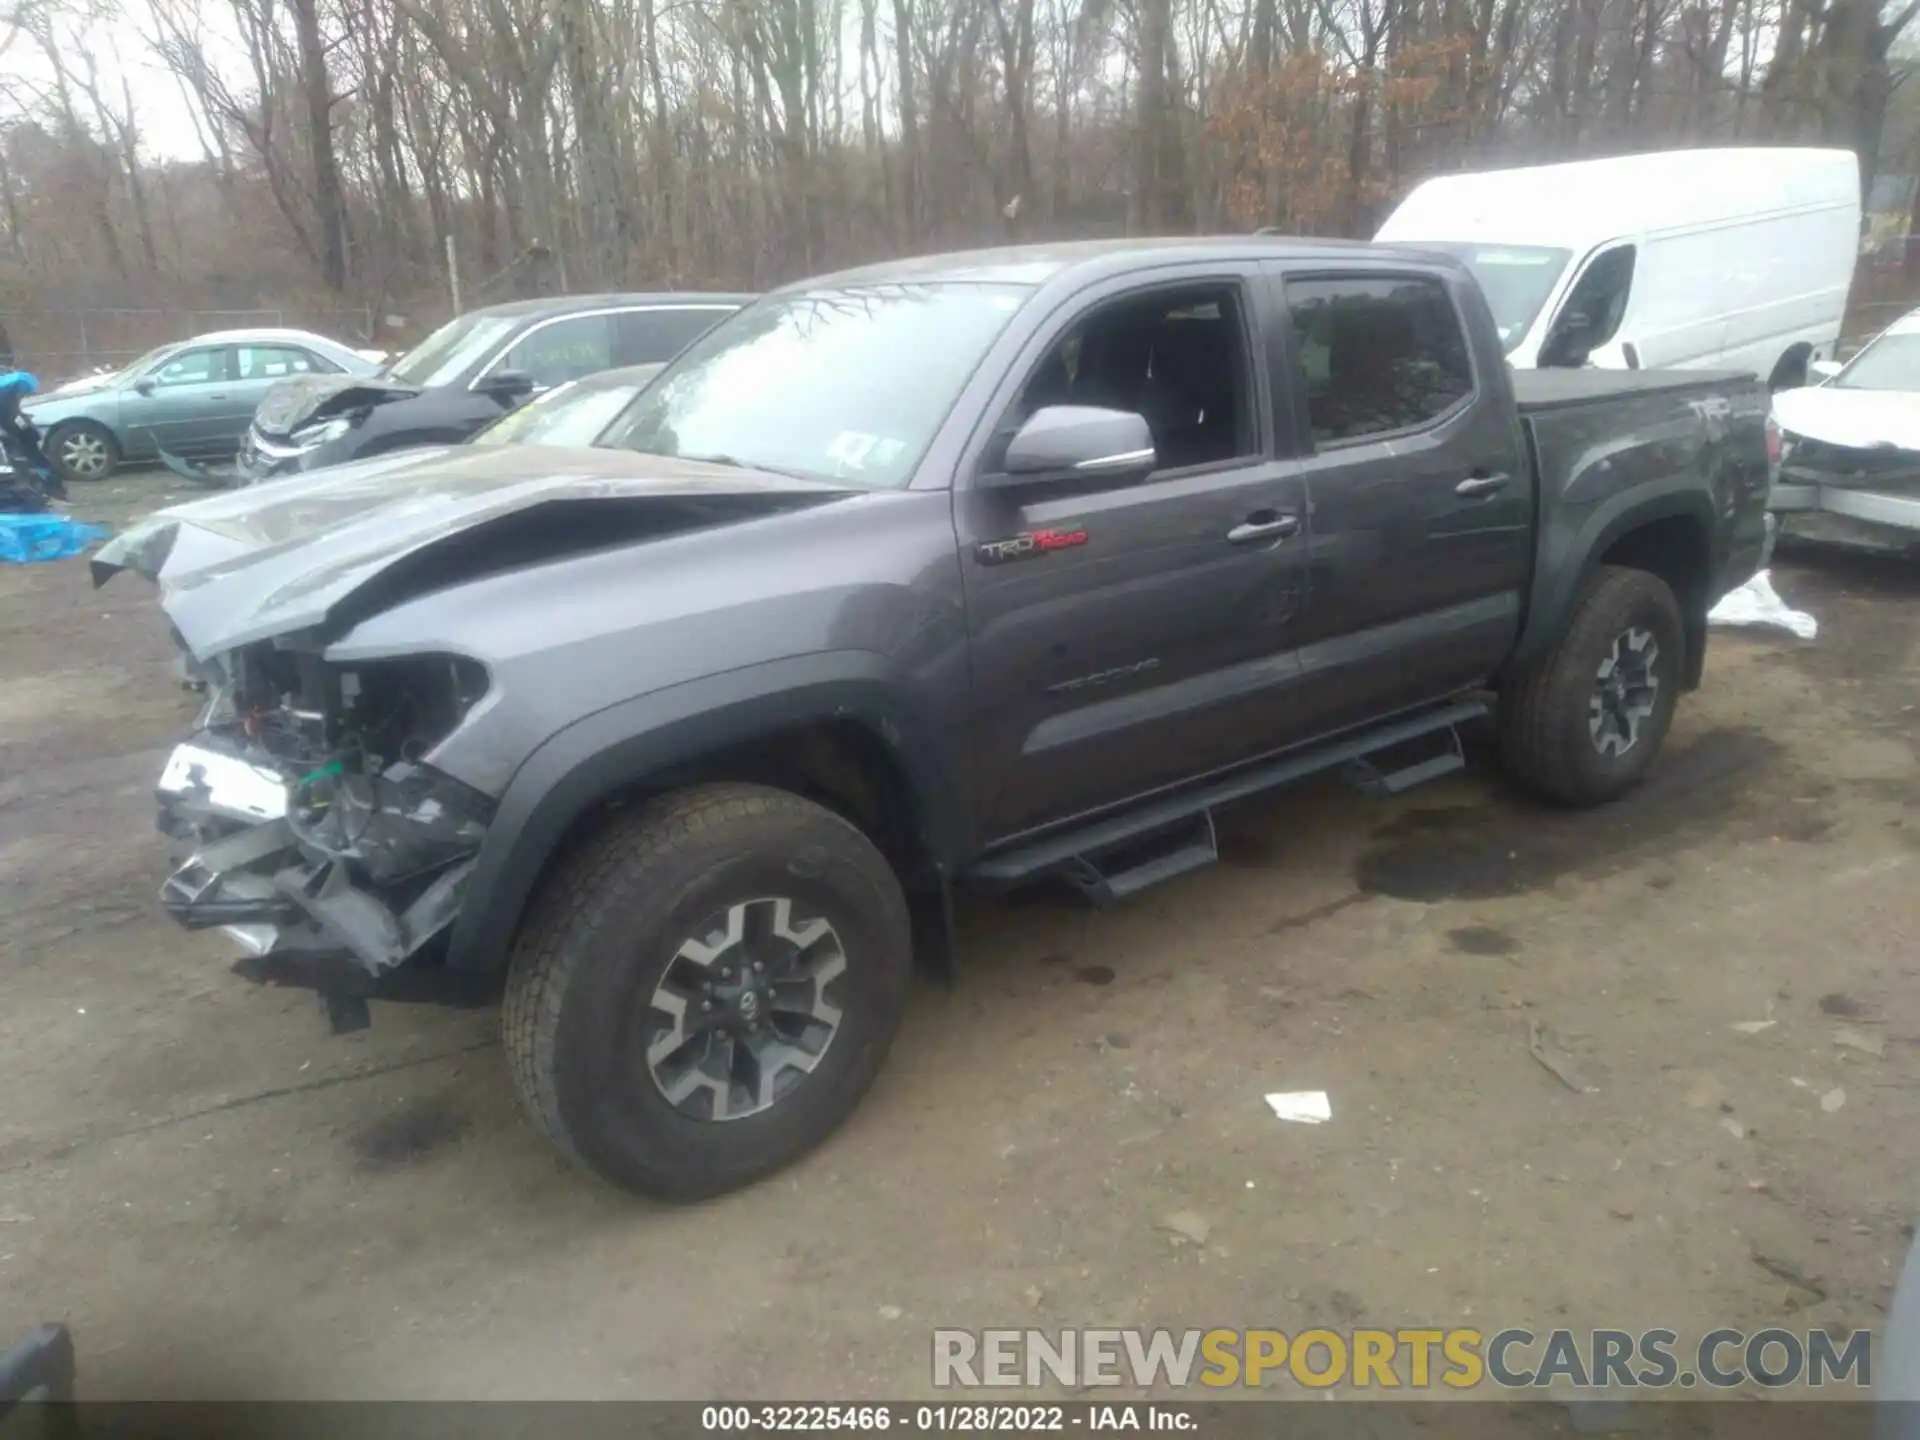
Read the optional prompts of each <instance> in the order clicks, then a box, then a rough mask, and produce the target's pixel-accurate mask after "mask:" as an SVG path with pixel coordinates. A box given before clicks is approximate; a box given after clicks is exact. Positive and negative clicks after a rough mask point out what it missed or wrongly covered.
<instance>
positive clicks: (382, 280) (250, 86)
mask: <svg viewBox="0 0 1920 1440" xmlns="http://www.w3.org/2000/svg"><path fill="white" fill-rule="evenodd" d="M89 5H95V6H97V8H95V9H89V8H88V7H89ZM1916 12H1920V0H1896V3H1895V4H1893V5H1888V6H1882V5H1881V4H1880V3H1879V0H545V3H542V0H151V4H150V6H141V7H136V8H133V9H122V8H120V7H118V6H116V5H114V4H113V0H0V313H6V312H9V311H11V312H13V313H15V314H18V313H20V312H22V311H26V310H31V309H32V308H34V307H36V306H37V307H43V308H44V307H56V306H80V305H91V306H103V307H104V306H115V305H119V306H138V305H154V304H165V305H172V306H182V307H185V306H203V307H215V306H227V307H240V306H254V305H263V304H264V305H275V306H280V305H286V304H289V303H292V304H293V306H294V308H295V309H297V308H298V307H299V306H300V305H303V304H304V305H307V306H310V307H314V308H318V307H324V306H334V307H337V310H338V311H339V312H348V311H350V310H351V311H361V312H362V313H368V314H371V315H372V316H375V317H377V316H379V315H381V314H383V313H389V312H395V311H398V312H402V313H408V314H410V315H418V316H421V317H426V318H431V317H434V316H437V315H439V314H444V313H445V310H446V308H447V306H448V303H449V302H448V299H447V295H448V272H447V241H448V239H449V237H451V239H452V242H453V247H454V250H455V252H456V254H457V256H458V264H459V267H460V270H461V271H462V273H463V278H464V280H465V293H466V298H467V302H468V303H469V304H472V303H477V302H479V301H483V300H491V299H498V298H504V297H506V296H510V295H514V294H523V293H532V292H538V291H542V290H548V289H554V288H558V287H565V288H569V289H574V290H583V289H589V288H598V287H607V288H612V287H623V286H631V287H639V286H716V285H725V286H729V287H733V286H743V287H759V286H764V285H767V284H771V283H774V282H777V281H780V280H784V279H788V278H792V277H794V276H797V275H802V274H805V273H807V272H809V271H814V270H819V269H822V268H825V267H829V266H836V265H841V264H845V263H851V262H856V261H859V260H863V259H867V258H871V257H876V256H881V255H886V254H891V253H898V252H902V251H912V250H925V249H930V248H945V247H954V246H965V245H974V244H982V243H992V242H995V241H999V240H1004V239H1009V238H1017V239H1032V238H1043V237H1052V236H1064V235H1101V234H1117V233H1125V232H1129V231H1131V232H1136V233H1139V232H1176V231H1183V230H1189V229H1195V228H1199V229H1219V228H1252V227H1255V226H1259V225H1276V226H1280V227H1284V228H1286V229H1289V230H1293V231H1298V232H1303V233H1316V234H1343V233H1345V234H1353V233H1363V232H1365V231H1367V230H1368V228H1369V226H1370V224H1371V223H1372V222H1373V221H1374V220H1375V219H1377V218H1378V215H1379V213H1380V211H1381V207H1382V206H1383V204H1385V203H1387V202H1388V201H1390V200H1391V199H1392V198H1393V197H1395V196H1396V195H1397V194H1399V193H1401V192H1403V191H1404V190H1405V189H1406V187H1407V186H1409V185H1410V184H1411V183H1413V182H1414V181H1415V180H1417V179H1418V178H1420V177H1421V176H1423V175H1426V174H1430V173H1432V172H1434V171H1436V170H1443V169H1449V168H1457V167H1460V166H1464V165H1475V164H1484V163H1488V162H1499V161H1524V160H1539V159H1549V158H1565V157H1572V156H1578V155H1588V154H1601V153H1607V152H1611V151H1620V150H1626V149H1635V148H1647V147H1653V146H1660V145H1671V144H1678V143H1688V142H1722V143H1724V142H1734V141H1740V142H1764V141H1822V142H1829V143H1837V144H1844V145H1847V146H1851V147H1853V148H1855V149H1856V150H1857V151H1858V152H1859V153H1860V155H1861V157H1862V162H1863V171H1864V172H1865V173H1866V174H1867V175H1868V176H1869V177H1871V176H1872V175H1873V174H1874V173H1875V172H1876V171H1886V172H1888V173H1894V172H1899V173H1910V172H1911V170H1912V168H1913V167H1912V165H1911V164H1910V158H1909V156H1908V154H1907V151H1908V150H1909V149H1910V148H1912V144H1913V141H1912V136H1911V134H1910V132H1911V130H1912V129H1913V126H1912V125H1911V124H1909V123H1907V122H1905V121H1903V119H1902V116H1903V115H1904V114H1905V112H1906V110H1907V108H1908V104H1909V102H1908V99H1907V94H1906V89H1905V87H1904V84H1903V82H1904V79H1905V74H1904V72H1905V65H1904V62H1903V61H1902V60H1901V58H1900V48H1899V42H1900V37H1901V35H1902V32H1903V31H1905V30H1906V29H1907V27H1908V25H1909V23H1910V22H1911V21H1912V20H1913V19H1914V17H1915V15H1916ZM1916 33H1917V34H1920V31H1916ZM155 61H158V62H159V63H161V64H163V65H164V67H165V69H166V71H167V72H170V74H171V77H172V79H173V81H174V83H175V84H176V85H177V86H178V89H179V92H180V94H181V95H182V96H183V97H184V98H185V99H186V100H187V101H188V102H190V105H191V109H192V112H193V115H194V117H195V127H194V128H195V132H196V134H197V137H198V142H199V147H200V150H201V157H200V158H198V159H196V160H192V161H183V160H179V159H168V160H166V161H165V162H164V163H163V162H162V161H161V159H160V158H158V156H157V155H156V152H155V150H154V147H153V143H152V137H151V136H150V135H149V134H148V133H147V131H146V129H145V128H144V127H145V119H144V117H143V114H142V110H141V107H140V106H139V105H138V104H137V103H136V97H135V95H134V93H133V90H132V89H131V87H129V86H127V85H126V84H125V83H123V81H122V80H121V79H120V78H119V77H120V76H121V75H122V74H123V73H124V72H125V70H126V69H127V68H128V67H129V66H131V65H134V64H136V63H152V62H155ZM336 328H338V327H336Z"/></svg>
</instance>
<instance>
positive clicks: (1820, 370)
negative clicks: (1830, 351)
mask: <svg viewBox="0 0 1920 1440" xmlns="http://www.w3.org/2000/svg"><path fill="white" fill-rule="evenodd" d="M1846 368H1847V367H1846V366H1844V365H1842V364H1841V363H1840V362H1839V361H1838V360H1809V361H1808V362H1807V383H1808V384H1810V385H1821V384H1825V383H1826V382H1827V381H1829V380H1831V379H1833V378H1834V376H1836V375H1838V374H1839V373H1840V372H1841V371H1842V370H1844V369H1846Z"/></svg>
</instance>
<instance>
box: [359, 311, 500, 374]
mask: <svg viewBox="0 0 1920 1440" xmlns="http://www.w3.org/2000/svg"><path fill="white" fill-rule="evenodd" d="M514 323H515V322H514V321H512V320H511V319H509V318H507V317H506V316H504V315H462V316H460V317H459V318H457V319H454V320H449V321H448V322H447V323H446V324H444V325H442V326H441V327H440V328H439V329H438V330H436V331H434V332H433V334H431V335H429V336H428V337H427V338H426V339H424V340H422V341H421V342H420V343H419V344H418V345H416V346H414V347H413V349H411V350H409V351H408V352H407V353H406V354H404V355H402V356H401V357H400V358H399V359H398V360H396V361H394V362H393V364H392V365H390V366H388V367H387V378H388V379H389V380H398V381H400V383H401V384H403V385H418V386H419V387H420V388H421V389H423V390H425V389H428V388H430V387H431V386H434V385H446V384H449V383H451V382H452V381H454V380H456V379H458V378H459V375H460V372H461V371H463V370H465V369H466V368H467V367H468V366H469V365H472V364H473V363H474V362H475V361H477V360H479V359H480V358H481V357H482V356H485V355H488V354H491V353H492V351H493V348H494V347H495V346H496V345H498V344H499V343H500V342H501V341H502V340H505V339H506V338H507V335H508V334H509V333H510V332H511V331H512V329H513V327H514Z"/></svg>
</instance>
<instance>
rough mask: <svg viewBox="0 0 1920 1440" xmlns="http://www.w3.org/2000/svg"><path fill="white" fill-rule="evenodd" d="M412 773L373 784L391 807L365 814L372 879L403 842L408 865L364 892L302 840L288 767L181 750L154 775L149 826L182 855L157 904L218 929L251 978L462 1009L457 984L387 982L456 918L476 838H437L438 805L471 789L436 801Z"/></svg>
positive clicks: (360, 876) (457, 801) (356, 863)
mask: <svg viewBox="0 0 1920 1440" xmlns="http://www.w3.org/2000/svg"><path fill="white" fill-rule="evenodd" d="M421 774H422V772H419V771H418V770H413V771H411V772H410V781H409V783H408V784H407V785H406V786H404V787H395V788H393V789H391V790H389V791H388V792H387V793H389V794H391V795H394V796H396V797H403V801H404V806H405V808H403V809H385V808H381V809H377V810H375V811H374V812H372V814H371V816H370V817H369V819H370V820H371V821H377V822H378V823H379V827H380V828H379V836H380V841H381V849H380V851H379V853H378V854H377V855H376V856H375V857H374V859H375V862H376V864H377V865H379V866H380V867H383V869H384V871H385V873H387V874H392V873H393V871H394V867H395V865H396V863H398V864H399V865H400V867H401V868H402V869H404V864H405V861H406V859H407V857H408V854H409V847H410V846H412V848H413V849H414V850H415V851H417V853H418V856H419V858H420V860H421V864H420V866H419V868H418V869H416V870H414V871H413V872H412V873H409V874H405V875H404V876H403V877H402V878H401V879H400V880H399V881H398V882H397V883H394V884H389V885H384V886H376V885H375V884H374V883H373V882H372V881H371V880H369V879H367V878H366V875H367V871H366V867H365V866H364V865H363V864H362V863H361V861H360V860H359V859H358V858H357V857H356V858H349V857H347V856H345V855H342V854H338V853H327V852H325V851H324V850H322V849H319V848H316V846H315V845H314V844H313V843H311V837H310V835H309V836H303V835H302V833H301V832H300V830H299V829H298V827H297V825H296V823H295V815H294V814H293V813H292V812H293V807H292V805H291V803H290V797H291V796H292V794H293V791H294V786H295V781H294V779H293V777H292V776H291V775H289V774H288V773H286V772H285V771H283V770H281V769H280V768H278V767H277V766H275V765H270V764H267V763H263V762H261V761H259V760H256V759H250V758H245V757H242V756H236V755H234V754H231V753H229V752H226V751H223V750H221V749H219V748H216V747H215V746H213V745H211V744H206V743H201V742H199V741H195V742H190V743H188V744H184V745H181V746H179V747H177V748H176V749H175V750H174V752H173V754H172V756H171V757H170V758H169V759H168V762H167V765H166V767H165V769H164V770H163V771H162V772H161V777H160V783H159V787H158V791H157V799H158V801H159V805H160V828H161V829H162V830H163V831H165V832H166V833H167V834H169V835H171V836H173V837H174V838H175V839H176V841H178V842H180V843H181V845H182V846H183V848H186V849H188V851H189V853H188V854H187V855H186V856H185V858H184V860H183V861H182V863H181V864H180V865H179V866H178V868H177V869H175V871H174V872H173V874H172V875H170V876H168V878H167V880H166V882H165V883H164V884H163V885H162V886H161V890H160V899H161V904H162V905H163V906H164V907H165V909H166V911H167V913H168V914H169V915H171V916H172V917H173V918H174V920H176V921H177V922H178V923H179V924H181V925H182V926H184V927H185V928H187V929H189V930H208V929H220V930H224V931H225V932H226V933H227V934H228V935H229V937H231V938H232V939H233V940H234V941H235V942H236V943H237V944H238V945H239V946H240V948H241V949H242V950H243V951H245V952H247V953H246V955H245V958H243V959H242V960H241V961H240V963H239V964H238V965H237V966H236V967H235V968H236V969H237V970H239V971H240V973H242V974H244V975H247V976H248V977H249V978H252V979H257V980H262V981H266V982H270V983H279V984H301V985H306V986H308V987H309V988H314V989H320V990H322V991H323V992H325V993H341V994H366V995H384V994H387V993H389V992H393V998H411V999H441V1000H443V1002H444V1003H464V1000H463V999H462V998H460V997H461V996H463V995H464V993H465V992H464V990H462V989H461V987H460V986H459V985H454V986H453V987H452V991H453V994H452V996H451V997H448V996H443V995H441V994H439V993H437V992H438V990H439V988H440V987H437V986H436V985H434V984H433V983H432V982H424V983H423V982H421V981H418V980H414V979H409V980H407V981H404V982H401V981H396V980H395V978H394V977H395V976H396V975H397V974H398V973H399V972H401V971H402V970H403V969H406V968H410V967H412V968H423V967H415V966H414V965H413V962H416V961H418V960H420V959H422V958H424V957H425V955H426V953H427V952H428V951H429V949H430V947H432V945H433V943H434V942H435V941H436V940H437V939H438V938H439V937H440V936H441V935H443V934H444V932H445V931H446V930H447V928H448V927H449V926H450V925H451V924H452V922H453V919H454V917H455V916H456V915H457V914H458V913H459V910H460V904H461V900H462V899H463V897H464V895H465V892H466V886H467V882H468V880H469V878H470V877H471V874H472V871H473V865H474V860H473V853H472V852H473V851H474V850H476V849H477V848H478V838H479V834H480V833H482V831H481V830H480V829H476V828H475V827H473V826H469V827H467V828H466V829H465V830H462V831H459V832H457V839H456V841H455V843H453V844H451V845H450V844H449V832H448V827H447V825H446V812H447V809H448V808H449V807H455V806H467V807H470V806H471V804H472V801H473V797H472V796H471V795H470V794H468V793H465V792H462V793H457V794H456V793H454V787H455V782H453V781H445V782H442V783H443V784H444V786H445V787H446V789H447V794H446V796H445V797H444V802H442V800H441V797H440V796H438V795H437V794H436V792H435V788H434V787H435V782H434V780H433V779H432V777H428V778H427V779H425V780H424V781H423V780H422V779H421ZM376 793H378V792H376ZM423 795H424V796H425V799H426V802H427V803H422V796H423ZM416 835H417V841H415V838H414V837H415V836H416ZM467 841H471V844H467V843H466V842H467ZM463 846H464V849H463V848H462V847H463ZM376 873H378V872H376Z"/></svg>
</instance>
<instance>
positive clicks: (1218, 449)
mask: <svg viewBox="0 0 1920 1440" xmlns="http://www.w3.org/2000/svg"><path fill="white" fill-rule="evenodd" d="M1048 405H1094V406H1099V407H1101V408H1104V409H1109V410H1128V411H1132V412H1134V413H1135V414H1138V415H1140V416H1141V417H1142V418H1144V419H1145V420H1146V422H1147V428H1148V429H1150V430H1151V431H1152V432H1153V448H1154V454H1155V461H1156V463H1155V468H1156V470H1183V469H1188V468H1190V467H1192V466H1196V465H1211V464H1217V463H1219V462H1221V461H1223V460H1231V459H1234V458H1235V457H1236V456H1241V455H1248V454H1251V453H1253V451H1254V450H1255V449H1256V448H1257V446H1258V444H1259V427H1258V426H1257V425H1256V424H1255V423H1254V415H1253V407H1252V405H1251V404H1250V402H1249V398H1248V385H1247V364H1246V332H1245V329H1244V327H1243V326H1242V325H1241V323H1240V292H1239V287H1238V286H1235V285H1220V284H1212V285H1196V286H1193V287H1190V288H1189V287H1182V288H1180V289H1177V290H1156V291H1154V292H1152V293H1150V294H1146V295H1140V296H1130V297H1128V298H1126V299H1122V300H1114V301H1109V302H1108V303H1106V304H1104V305H1101V306H1100V307H1099V308H1098V309H1096V310H1094V311H1093V312H1092V313H1091V314H1089V315H1087V316H1085V317H1083V318H1082V319H1080V320H1078V321H1076V322H1075V323H1074V324H1073V326H1072V327H1071V328H1070V329H1069V330H1068V331H1067V333H1066V334H1065V335H1063V336H1062V337H1061V338H1060V339H1059V340H1058V341H1057V342H1055V344H1054V345H1053V347H1052V349H1051V350H1050V351H1049V352H1048V354H1047V355H1046V357H1045V358H1044V359H1043V360H1042V361H1041V362H1040V363H1039V365H1037V366H1036V367H1035V368H1034V372H1033V374H1032V375H1031V376H1029V377H1028V379H1027V383H1026V385H1025V387H1024V388H1023V389H1022V391H1021V394H1020V399H1019V401H1018V403H1017V406H1016V414H1015V416H1014V417H1013V419H1014V424H1013V425H1011V426H1006V427H1003V435H1004V436H1005V437H1007V438H1010V437H1011V435H1012V433H1013V431H1014V430H1015V429H1017V428H1018V424H1019V423H1020V422H1023V421H1025V420H1026V419H1027V418H1029V417H1030V416H1031V415H1032V414H1033V413H1034V412H1035V411H1036V410H1039V409H1041V408H1043V407H1045V406H1048Z"/></svg>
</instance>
